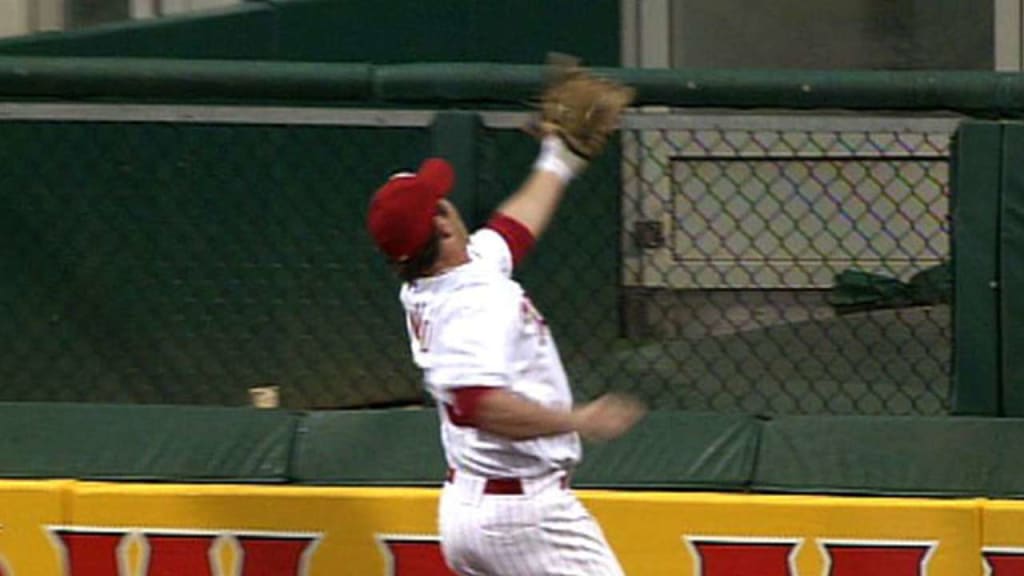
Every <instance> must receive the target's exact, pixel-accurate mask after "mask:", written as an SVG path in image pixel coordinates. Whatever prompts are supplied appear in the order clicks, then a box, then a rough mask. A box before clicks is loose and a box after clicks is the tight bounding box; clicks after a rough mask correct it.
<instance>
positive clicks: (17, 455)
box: [0, 403, 297, 483]
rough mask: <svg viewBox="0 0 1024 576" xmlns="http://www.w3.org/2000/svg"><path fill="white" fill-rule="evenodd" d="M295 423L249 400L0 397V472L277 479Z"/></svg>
mask: <svg viewBox="0 0 1024 576" xmlns="http://www.w3.org/2000/svg"><path fill="white" fill-rule="evenodd" d="M296 423H297V416H296V415H295V414H292V413H290V412H284V411H276V410H255V409H248V408H207V407H188V408H186V407H171V406H120V405H91V406H86V405H81V404H56V403H41V404H37V403H17V404H0V477H3V478H49V477H55V478H78V479H89V480H131V481H136V480H138V481H142V480H147V481H177V480H181V481H190V482H260V483H265V482H274V483H276V482H284V481H286V480H287V479H288V470H289V464H290V457H291V447H292V441H293V438H294V435H295V430H294V429H295V425H296Z"/></svg>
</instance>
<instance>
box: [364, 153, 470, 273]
mask: <svg viewBox="0 0 1024 576" xmlns="http://www.w3.org/2000/svg"><path fill="white" fill-rule="evenodd" d="M454 185H455V171H454V170H453V169H452V166H451V164H449V163H448V162H447V161H445V160H443V159H441V158H427V159H426V160H424V161H423V163H422V164H420V169H419V171H418V172H416V173H415V174H413V173H411V172H399V173H398V174H394V175H392V176H391V178H389V179H388V181H387V182H385V183H384V185H383V186H381V187H380V188H378V189H377V191H376V192H375V193H374V194H373V198H372V199H371V200H370V210H369V214H368V215H367V217H366V222H367V227H368V228H369V230H370V235H371V236H373V240H374V242H376V243H377V247H378V248H380V250H381V251H382V252H384V253H385V254H387V256H388V257H389V258H391V259H392V260H394V261H396V262H401V261H402V260H405V259H407V258H410V257H412V256H415V255H416V254H417V253H418V252H419V251H420V250H422V249H423V247H424V246H426V245H427V242H428V241H429V240H430V236H431V234H433V231H434V222H433V220H434V216H435V215H436V214H437V202H438V200H440V199H441V198H444V197H445V196H447V195H448V193H449V192H451V190H452V186H454Z"/></svg>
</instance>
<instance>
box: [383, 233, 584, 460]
mask: <svg viewBox="0 0 1024 576" xmlns="http://www.w3.org/2000/svg"><path fill="white" fill-rule="evenodd" d="M468 252H469V258H470V261H469V262H468V263H467V264H464V265H462V266H458V267H456V268H453V269H452V270H449V271H447V272H445V273H443V274H441V275H438V276H432V277H428V278H422V279H418V280H416V281H414V282H410V283H407V284H406V285H404V286H403V287H402V293H401V301H402V304H403V306H404V307H405V311H406V317H407V327H408V331H409V341H410V346H411V348H412V354H413V359H414V361H415V363H416V364H417V365H418V366H419V367H420V368H421V369H422V370H423V374H424V382H425V384H426V386H427V389H428V390H429V391H430V393H431V394H432V395H433V397H434V398H435V400H436V401H437V403H438V405H439V406H440V407H441V410H440V412H441V419H442V431H441V432H442V433H441V436H442V442H443V444H444V450H445V455H446V458H447V460H448V465H449V466H450V467H451V468H452V469H455V470H458V471H465V472H467V473H472V474H477V475H480V476H484V477H519V478H533V477H537V476H541V475H544V474H547V473H551V472H554V471H557V470H567V469H570V468H572V467H573V466H574V465H575V464H576V463H577V462H578V461H579V459H580V441H579V438H578V436H577V435H576V434H574V433H571V434H562V435H559V436H550V437H546V438H538V439H534V440H528V441H513V440H509V439H507V438H502V437H499V436H495V435H493V434H489V433H487V432H483V431H481V430H478V429H476V428H473V427H469V426H462V425H459V424H458V423H457V421H458V417H457V416H458V415H457V414H453V412H452V410H453V408H454V401H453V395H452V390H453V389H456V388H461V387H469V386H494V387H501V388H505V389H507V390H509V391H511V392H515V393H517V394H520V395H522V396H524V397H526V398H528V399H530V400H532V401H534V402H537V403H538V404H541V405H544V406H546V407H549V408H558V409H565V410H568V409H569V408H571V406H572V393H571V391H570V388H569V383H568V380H567V378H566V375H565V369H564V368H563V367H562V361H561V359H560V358H559V355H558V349H557V347H556V346H555V342H554V340H553V339H552V337H551V334H550V333H549V331H548V327H547V325H546V324H545V322H544V318H543V316H541V314H540V313H539V312H538V311H537V309H536V308H535V307H534V306H533V304H532V303H531V302H530V300H529V298H527V296H526V294H525V293H524V292H523V289H522V287H520V285H519V284H518V283H517V282H515V281H514V280H512V279H511V274H512V265H513V263H512V253H511V251H510V249H509V246H508V244H507V243H506V241H505V239H504V238H503V237H502V236H501V235H500V234H499V233H498V232H496V231H494V230H492V229H489V228H483V229H481V230H479V231H477V232H476V233H474V234H473V235H472V236H471V237H470V241H469V246H468ZM453 418H454V421H453Z"/></svg>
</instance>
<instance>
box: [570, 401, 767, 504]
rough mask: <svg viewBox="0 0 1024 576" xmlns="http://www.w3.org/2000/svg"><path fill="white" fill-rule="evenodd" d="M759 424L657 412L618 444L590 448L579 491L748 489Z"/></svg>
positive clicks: (745, 419)
mask: <svg viewBox="0 0 1024 576" xmlns="http://www.w3.org/2000/svg"><path fill="white" fill-rule="evenodd" d="M759 436H760V423H759V422H758V420H757V419H756V418H754V417H751V416H745V415H741V414H711V413H708V414H702V413H694V412H670V411H654V412H651V413H649V414H648V415H647V417H646V418H645V419H644V420H643V421H642V422H641V423H640V424H639V425H637V427H636V428H634V429H633V430H631V431H630V432H629V434H628V435H626V436H624V437H623V438H620V439H618V440H616V441H614V442H608V443H598V444H586V445H585V446H584V451H583V463H582V464H581V465H580V468H579V470H577V472H576V474H575V480H574V481H573V485H574V486H576V487H578V488H617V489H629V488H635V489H645V490H656V489H668V490H719V491H720V490H745V489H746V488H747V487H748V486H749V484H750V478H751V476H752V475H753V473H754V466H755V463H756V461H757V448H758V441H759Z"/></svg>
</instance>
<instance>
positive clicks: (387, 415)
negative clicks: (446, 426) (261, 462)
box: [292, 409, 445, 486]
mask: <svg viewBox="0 0 1024 576" xmlns="http://www.w3.org/2000/svg"><path fill="white" fill-rule="evenodd" d="M439 426H440V424H439V423H438V419H437V413H436V412H435V411H434V410H431V409H409V410H379V411H373V410H363V411H352V412H338V411H332V412H312V413H309V414H308V415H307V417H306V418H305V419H304V420H303V422H302V424H301V426H300V427H299V434H298V436H297V438H296V445H295V460H294V462H293V467H292V474H293V478H294V479H295V481H296V482H300V483H306V484H337V485H349V484H351V485H380V484H384V485H392V486H415V485H427V486H436V485H438V484H440V483H441V480H442V479H443V478H444V474H445V461H444V454H443V453H442V451H441V441H440V435H441V432H440V429H439Z"/></svg>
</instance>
